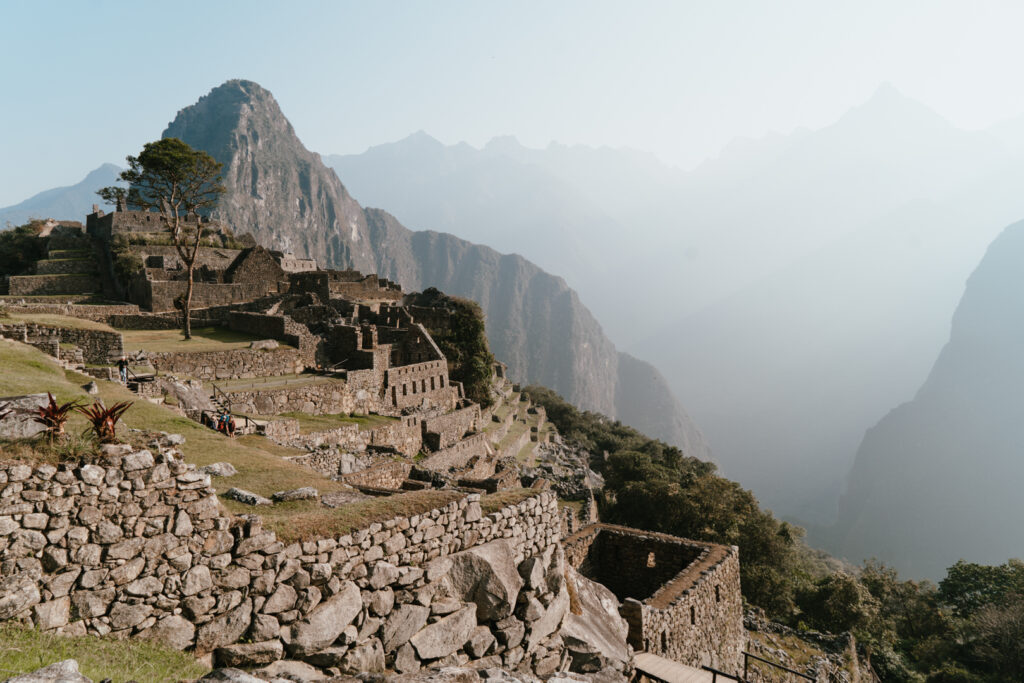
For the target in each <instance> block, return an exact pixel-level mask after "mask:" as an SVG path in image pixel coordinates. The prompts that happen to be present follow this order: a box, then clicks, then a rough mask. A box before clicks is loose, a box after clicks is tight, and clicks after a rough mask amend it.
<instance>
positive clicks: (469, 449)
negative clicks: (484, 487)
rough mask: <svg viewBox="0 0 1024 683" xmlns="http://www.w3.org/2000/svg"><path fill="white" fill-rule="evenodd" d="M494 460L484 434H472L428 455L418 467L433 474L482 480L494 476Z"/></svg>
mask: <svg viewBox="0 0 1024 683" xmlns="http://www.w3.org/2000/svg"><path fill="white" fill-rule="evenodd" d="M495 464H496V460H495V458H494V456H493V454H492V452H491V449H490V447H489V446H488V444H487V435H486V434H473V435H472V436H469V437H467V438H465V439H463V440H462V441H459V442H458V443H456V444H454V445H452V446H449V447H448V448H444V449H442V450H440V451H437V452H436V453H433V454H431V455H429V456H428V457H427V458H426V459H425V460H423V461H422V462H420V463H419V465H420V467H422V468H424V469H428V470H432V471H434V472H441V473H443V474H444V473H452V474H458V475H459V476H461V477H466V478H470V479H484V478H486V477H489V476H491V475H492V474H494V466H495Z"/></svg>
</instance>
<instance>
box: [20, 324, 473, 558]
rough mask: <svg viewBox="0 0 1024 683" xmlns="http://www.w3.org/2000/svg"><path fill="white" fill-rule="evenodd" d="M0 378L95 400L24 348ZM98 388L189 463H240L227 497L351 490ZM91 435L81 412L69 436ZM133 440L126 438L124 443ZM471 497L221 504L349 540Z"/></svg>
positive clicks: (295, 530)
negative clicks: (176, 445)
mask: <svg viewBox="0 0 1024 683" xmlns="http://www.w3.org/2000/svg"><path fill="white" fill-rule="evenodd" d="M0 376H2V377H4V382H3V389H2V392H3V395H5V396H17V395H21V394H31V393H37V392H40V391H47V390H48V391H51V392H53V394H54V395H55V396H56V398H57V400H58V401H62V402H63V401H70V400H73V399H79V400H81V401H83V402H88V401H90V400H91V397H90V396H88V395H87V394H86V393H85V391H84V390H83V389H82V385H84V384H86V383H88V382H90V381H92V378H91V377H87V376H85V375H80V374H78V373H75V372H71V371H64V370H63V369H62V368H61V367H60V366H58V365H57V364H56V363H55V362H54V361H53V359H51V358H50V357H49V356H46V355H44V354H43V353H42V352H40V351H38V350H36V349H34V348H32V347H30V346H26V345H24V344H19V343H17V342H12V341H7V340H0ZM96 383H97V385H98V386H99V389H100V397H101V398H102V399H103V401H104V402H105V403H106V404H107V405H112V404H113V403H115V402H117V401H125V400H128V401H134V402H135V403H134V405H133V406H132V407H131V408H130V409H129V410H128V412H127V413H126V414H125V416H124V418H123V426H127V427H131V428H135V429H142V430H147V431H164V432H171V433H177V434H181V435H182V436H184V437H185V444H184V446H182V451H183V452H184V455H185V460H186V461H187V462H190V463H194V464H196V465H198V466H203V465H209V464H211V463H214V462H220V461H227V462H230V463H231V464H233V465H234V466H235V468H236V469H237V470H238V474H237V475H235V476H234V477H231V478H230V479H225V480H218V479H214V486H216V487H217V488H218V490H220V491H227V489H228V488H230V487H237V488H241V489H246V490H249V491H253V492H255V493H258V494H260V495H262V496H266V497H268V498H269V497H270V496H271V495H273V493H274V492H276V491H282V490H288V489H295V488H300V487H302V486H313V487H315V488H316V489H317V490H318V491H320V493H321V494H323V493H329V492H331V491H347V490H350V489H349V487H348V486H347V485H345V484H342V483H341V482H336V481H331V480H330V479H327V478H326V477H323V476H320V475H318V474H316V473H315V472H312V471H310V470H308V469H306V468H304V467H302V466H300V465H296V464H293V463H291V462H288V461H286V460H284V459H283V456H288V455H299V454H301V453H302V451H298V450H295V449H291V448H286V447H283V446H277V445H275V444H273V443H271V442H269V441H267V440H266V439H264V438H262V437H258V436H246V437H239V438H237V439H230V438H228V437H226V436H224V435H222V434H219V433H218V432H215V431H213V430H211V429H207V428H206V427H203V426H202V425H200V424H198V423H196V422H193V421H192V420H189V419H187V418H184V417H181V416H179V415H176V414H175V413H173V412H172V411H171V410H169V409H168V408H166V407H164V406H161V405H156V404H153V403H150V402H149V401H146V400H142V399H139V397H138V396H136V395H134V394H132V393H131V392H129V391H128V390H127V389H126V388H125V387H123V386H121V385H120V384H118V383H114V382H106V381H103V380H97V381H96ZM119 426H120V425H119ZM85 428H86V422H85V418H84V417H83V416H81V415H79V414H77V413H74V414H73V416H72V418H71V419H70V420H69V422H68V426H67V431H68V433H69V434H77V433H79V432H81V431H82V430H83V429H85ZM122 428H123V427H122ZM128 434H129V432H122V433H121V435H122V437H125V436H127V435H128ZM0 453H3V454H4V455H6V456H8V457H16V458H24V459H37V460H38V459H44V458H45V459H47V460H51V459H52V456H49V455H47V454H44V453H39V452H35V451H34V450H33V449H32V448H31V447H29V446H27V445H25V444H24V443H18V442H11V443H0ZM463 495H465V494H463V493H459V492H454V491H414V492H409V493H404V494H400V495H396V496H391V497H388V498H372V499H369V500H366V501H362V502H359V503H353V504H351V505H347V506H344V507H342V508H337V509H329V508H326V507H323V506H320V505H319V504H317V503H315V502H313V501H297V502H294V503H287V504H279V505H274V506H273V507H270V506H267V507H259V508H253V507H250V506H247V505H244V504H242V503H238V502H236V501H232V500H225V499H223V498H222V501H221V502H222V503H223V504H224V506H225V508H227V509H228V510H229V511H231V512H233V513H235V514H239V513H243V512H249V513H251V512H256V513H258V514H259V515H260V516H261V517H263V519H264V524H265V525H266V527H267V528H270V529H273V530H275V531H277V532H278V534H279V536H280V537H281V538H282V540H285V541H291V540H299V539H306V538H312V537H316V536H320V535H324V534H329V533H335V534H342V533H347V532H348V531H350V530H351V529H355V528H359V527H361V526H364V525H366V524H370V523H372V522H374V521H383V520H386V519H390V518H391V517H395V516H398V515H404V514H416V513H419V512H425V511H427V510H430V509H432V508H435V507H438V506H440V505H444V504H446V503H448V502H450V501H452V500H455V499H457V498H460V497H462V496H463Z"/></svg>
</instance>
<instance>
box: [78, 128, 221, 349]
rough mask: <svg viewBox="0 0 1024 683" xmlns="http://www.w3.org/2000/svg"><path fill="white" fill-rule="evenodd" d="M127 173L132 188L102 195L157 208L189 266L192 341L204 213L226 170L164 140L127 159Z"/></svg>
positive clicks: (185, 308)
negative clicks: (194, 298)
mask: <svg viewBox="0 0 1024 683" xmlns="http://www.w3.org/2000/svg"><path fill="white" fill-rule="evenodd" d="M127 161H128V169H127V170H125V171H123V172H122V173H121V175H120V178H121V180H123V181H125V182H127V183H129V186H130V188H129V189H128V190H127V191H125V189H124V188H122V187H117V186H111V187H104V188H102V189H101V190H99V191H98V194H99V195H100V196H101V197H103V198H104V199H105V200H107V201H108V202H111V203H118V202H121V201H126V202H127V204H128V205H129V206H132V207H136V208H139V209H143V210H147V211H148V210H151V209H156V210H157V212H158V213H159V216H160V221H161V222H162V223H163V224H164V227H165V228H166V229H167V232H168V234H169V235H170V238H171V241H172V242H173V243H174V247H175V248H176V249H177V251H178V256H179V257H180V258H181V261H182V263H183V264H184V265H185V270H186V278H187V280H186V281H187V284H186V287H185V294H184V296H183V297H182V299H181V309H182V312H183V314H184V315H183V317H184V324H183V329H182V332H183V333H184V336H185V339H191V338H192V311H191V308H192V290H193V278H194V271H195V264H196V259H197V257H198V255H199V247H200V246H202V243H203V238H204V237H205V236H207V230H206V227H205V225H206V224H205V223H204V213H207V212H209V210H210V209H212V208H213V207H214V205H215V204H216V203H217V199H218V198H219V197H220V195H222V194H223V193H224V191H225V188H224V185H223V183H222V179H221V175H220V172H221V168H222V165H221V164H220V163H219V162H217V161H216V160H215V159H214V158H213V157H212V156H210V155H209V154H207V153H206V152H203V151H201V150H195V149H192V147H190V146H189V145H188V144H187V143H185V142H182V141H181V140H179V139H177V138H162V139H160V140H157V141H155V142H147V143H146V144H145V145H143V148H142V152H141V153H140V154H139V156H137V157H135V156H131V155H129V156H128V157H127Z"/></svg>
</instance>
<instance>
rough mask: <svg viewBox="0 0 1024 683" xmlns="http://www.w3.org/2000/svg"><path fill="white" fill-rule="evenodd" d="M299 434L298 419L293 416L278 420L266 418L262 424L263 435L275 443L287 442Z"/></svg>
mask: <svg viewBox="0 0 1024 683" xmlns="http://www.w3.org/2000/svg"><path fill="white" fill-rule="evenodd" d="M298 435H299V421H298V420H296V419H295V418H294V417H284V418H281V419H278V420H267V421H266V424H264V426H263V436H265V437H267V438H268V439H270V440H271V441H275V442H277V443H284V442H287V441H288V440H289V439H294V438H295V437H297V436H298Z"/></svg>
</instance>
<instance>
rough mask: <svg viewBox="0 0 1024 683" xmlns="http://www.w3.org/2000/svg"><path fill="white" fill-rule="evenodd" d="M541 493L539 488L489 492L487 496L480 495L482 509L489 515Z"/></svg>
mask: <svg viewBox="0 0 1024 683" xmlns="http://www.w3.org/2000/svg"><path fill="white" fill-rule="evenodd" d="M540 494H541V491H540V490H539V489H507V490H505V491H498V492H497V493H489V494H487V495H485V496H480V509H481V510H483V513H484V514H485V515H489V514H491V513H492V512H497V511H498V510H500V509H501V508H503V507H507V506H509V505H515V504H517V503H521V502H523V501H524V500H526V499H527V498H532V497H533V496H539V495H540Z"/></svg>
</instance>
